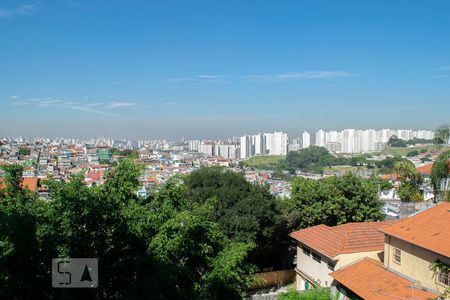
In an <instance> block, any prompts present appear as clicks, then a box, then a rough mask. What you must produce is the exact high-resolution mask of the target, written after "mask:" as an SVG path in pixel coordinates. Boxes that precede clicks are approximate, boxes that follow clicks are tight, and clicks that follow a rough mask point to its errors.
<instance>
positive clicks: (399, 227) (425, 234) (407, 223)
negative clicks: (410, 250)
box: [380, 202, 450, 257]
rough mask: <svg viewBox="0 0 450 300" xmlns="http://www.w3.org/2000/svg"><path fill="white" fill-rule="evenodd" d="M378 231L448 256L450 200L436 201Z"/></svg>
mask: <svg viewBox="0 0 450 300" xmlns="http://www.w3.org/2000/svg"><path fill="white" fill-rule="evenodd" d="M380 231H381V232H384V233H385V234H388V235H391V236H394V237H396V238H399V239H401V240H404V241H407V242H409V243H411V244H414V245H417V246H420V247H422V248H425V249H428V250H430V251H433V252H435V253H439V254H441V255H444V256H446V257H450V202H441V203H438V204H436V205H435V206H434V207H432V208H429V209H426V210H424V211H422V212H419V213H417V214H415V215H413V216H410V217H408V218H405V219H402V220H399V221H396V222H394V223H392V224H390V225H388V226H386V227H383V228H382V229H380Z"/></svg>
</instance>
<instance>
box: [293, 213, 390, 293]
mask: <svg viewBox="0 0 450 300" xmlns="http://www.w3.org/2000/svg"><path fill="white" fill-rule="evenodd" d="M390 223H391V222H389V221H386V222H365V223H348V224H343V225H338V226H333V227H329V226H326V225H317V226H313V227H310V228H306V229H302V230H299V231H295V232H293V233H291V235H290V236H291V237H292V238H294V239H295V240H296V241H297V267H296V288H297V290H299V291H301V290H307V289H309V288H311V287H313V286H323V287H331V284H332V282H333V278H332V277H331V276H330V275H329V274H330V273H331V272H333V271H335V270H339V269H340V268H342V267H344V266H346V265H348V264H350V263H353V262H355V261H357V260H358V259H360V258H363V257H370V258H372V259H374V260H376V261H380V260H381V259H382V258H383V254H382V252H383V249H384V235H383V233H381V232H380V231H379V229H380V228H381V227H383V226H386V225H387V224H390Z"/></svg>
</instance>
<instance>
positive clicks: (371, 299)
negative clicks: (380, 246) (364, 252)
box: [330, 257, 438, 300]
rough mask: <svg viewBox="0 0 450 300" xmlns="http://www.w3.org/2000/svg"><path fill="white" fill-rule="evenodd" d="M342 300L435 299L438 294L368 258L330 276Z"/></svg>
mask: <svg viewBox="0 0 450 300" xmlns="http://www.w3.org/2000/svg"><path fill="white" fill-rule="evenodd" d="M330 275H331V277H333V278H334V279H335V280H336V281H337V284H336V285H337V286H338V287H337V288H338V290H339V292H340V298H341V299H367V300H391V299H405V300H406V299H411V300H413V299H424V300H426V299H435V298H436V297H437V296H438V295H437V294H436V293H433V292H430V291H427V290H424V289H422V288H421V287H420V286H415V285H414V284H412V283H411V281H410V280H408V279H407V278H404V277H402V276H399V275H397V274H395V273H393V272H390V271H389V270H387V269H386V268H385V267H384V266H383V263H381V262H380V261H377V260H374V259H371V258H368V257H365V258H362V259H360V260H358V261H356V262H354V263H353V264H350V265H348V266H345V267H343V268H341V269H340V270H338V271H336V272H333V273H331V274H330Z"/></svg>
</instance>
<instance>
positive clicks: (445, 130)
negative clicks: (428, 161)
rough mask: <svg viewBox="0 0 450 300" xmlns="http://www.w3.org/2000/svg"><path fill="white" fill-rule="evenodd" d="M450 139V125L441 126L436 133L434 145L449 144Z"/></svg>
mask: <svg viewBox="0 0 450 300" xmlns="http://www.w3.org/2000/svg"><path fill="white" fill-rule="evenodd" d="M449 138H450V125H448V124H446V125H441V126H440V127H439V128H438V129H436V132H435V133H434V140H433V142H434V144H436V145H443V144H447V143H448V141H449Z"/></svg>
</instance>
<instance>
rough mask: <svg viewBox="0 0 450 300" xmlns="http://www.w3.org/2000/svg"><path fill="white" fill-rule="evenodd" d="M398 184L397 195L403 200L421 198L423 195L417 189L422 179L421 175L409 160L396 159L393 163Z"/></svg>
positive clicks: (417, 200)
mask: <svg viewBox="0 0 450 300" xmlns="http://www.w3.org/2000/svg"><path fill="white" fill-rule="evenodd" d="M394 170H395V173H396V174H397V177H398V180H399V181H400V186H399V188H398V196H399V197H400V199H401V200H402V201H404V202H409V201H415V202H419V201H422V200H423V196H422V194H421V192H420V190H419V187H420V184H421V183H422V181H423V178H422V175H421V174H420V173H419V172H418V171H417V170H416V167H415V166H414V164H413V163H412V162H410V161H398V162H397V163H395V165H394Z"/></svg>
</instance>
